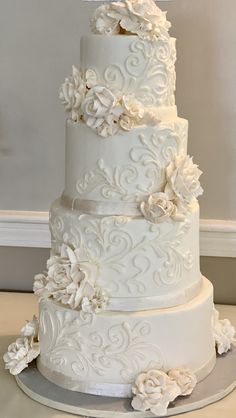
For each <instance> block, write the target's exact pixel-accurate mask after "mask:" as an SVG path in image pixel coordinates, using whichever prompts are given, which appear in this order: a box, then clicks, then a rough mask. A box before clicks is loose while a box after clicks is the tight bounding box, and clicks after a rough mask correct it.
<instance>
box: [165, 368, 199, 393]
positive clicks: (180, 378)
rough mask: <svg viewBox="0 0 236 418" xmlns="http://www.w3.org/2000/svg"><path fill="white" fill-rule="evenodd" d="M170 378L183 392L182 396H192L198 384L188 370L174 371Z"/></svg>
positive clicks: (169, 374)
mask: <svg viewBox="0 0 236 418" xmlns="http://www.w3.org/2000/svg"><path fill="white" fill-rule="evenodd" d="M168 376H169V377H170V378H171V379H173V380H174V381H175V382H176V383H177V385H178V386H179V388H180V390H181V396H187V395H190V394H191V393H192V391H193V389H194V388H195V386H196V384H197V378H196V376H195V374H193V373H192V372H191V371H190V370H188V369H172V370H170V371H169V372H168Z"/></svg>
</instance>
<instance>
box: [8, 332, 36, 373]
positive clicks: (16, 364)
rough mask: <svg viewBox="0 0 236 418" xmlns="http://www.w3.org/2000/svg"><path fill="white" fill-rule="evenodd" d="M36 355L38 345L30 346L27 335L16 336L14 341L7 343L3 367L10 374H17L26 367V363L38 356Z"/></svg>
mask: <svg viewBox="0 0 236 418" xmlns="http://www.w3.org/2000/svg"><path fill="white" fill-rule="evenodd" d="M38 355H39V347H38V346H33V347H31V346H30V342H29V339H28V338H27V337H21V338H17V340H16V341H15V342H14V343H12V344H10V345H9V347H8V351H7V352H6V353H5V354H4V356H3V360H4V362H5V368H6V369H8V370H9V371H10V373H11V374H13V375H17V374H19V373H21V372H22V370H24V369H25V368H26V367H28V364H29V363H31V361H33V360H34V359H35V358H36V357H38Z"/></svg>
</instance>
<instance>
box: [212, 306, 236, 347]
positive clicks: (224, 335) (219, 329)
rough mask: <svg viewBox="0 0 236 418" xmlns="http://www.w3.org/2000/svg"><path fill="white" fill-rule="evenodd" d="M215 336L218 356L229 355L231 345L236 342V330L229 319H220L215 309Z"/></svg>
mask: <svg viewBox="0 0 236 418" xmlns="http://www.w3.org/2000/svg"><path fill="white" fill-rule="evenodd" d="M213 335H214V338H215V343H216V349H217V352H218V354H220V355H221V354H224V353H227V352H228V351H229V350H230V348H231V344H232V343H233V342H235V339H234V336H235V328H234V327H233V325H232V324H231V322H230V321H229V320H228V319H222V320H220V319H219V312H218V311H217V310H216V309H214V312H213Z"/></svg>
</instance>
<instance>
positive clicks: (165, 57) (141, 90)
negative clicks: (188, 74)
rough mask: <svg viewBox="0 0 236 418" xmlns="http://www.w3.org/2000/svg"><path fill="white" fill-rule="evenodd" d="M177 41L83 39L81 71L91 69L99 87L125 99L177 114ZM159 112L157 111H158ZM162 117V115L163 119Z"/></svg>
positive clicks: (117, 36)
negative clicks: (123, 96) (120, 94)
mask: <svg viewBox="0 0 236 418" xmlns="http://www.w3.org/2000/svg"><path fill="white" fill-rule="evenodd" d="M175 61H176V48H175V39H174V38H170V37H169V38H166V39H161V38H160V39H157V40H156V41H148V40H143V39H140V38H139V37H138V36H135V35H130V36H129V35H114V36H106V35H91V36H85V37H83V38H82V39H81V52H80V63H81V69H82V71H86V70H87V69H92V70H94V71H95V72H96V74H97V76H98V78H99V84H100V85H103V86H106V87H107V88H109V89H110V90H112V91H119V92H122V94H123V95H134V96H135V98H136V99H137V100H138V101H140V102H141V103H142V104H143V105H145V106H148V107H149V106H150V107H161V108H169V109H163V110H162V109H159V112H160V113H161V111H164V113H165V114H166V112H168V111H169V115H170V117H173V113H174V112H176V110H175V109H173V106H174V105H175V97H174V92H175V81H176V75H175ZM157 112H158V109H157ZM160 116H161V115H160Z"/></svg>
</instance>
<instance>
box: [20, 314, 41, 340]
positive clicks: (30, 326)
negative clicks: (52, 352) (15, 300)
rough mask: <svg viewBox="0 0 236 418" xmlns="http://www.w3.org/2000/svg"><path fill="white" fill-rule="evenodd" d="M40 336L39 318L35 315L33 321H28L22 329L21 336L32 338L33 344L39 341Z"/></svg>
mask: <svg viewBox="0 0 236 418" xmlns="http://www.w3.org/2000/svg"><path fill="white" fill-rule="evenodd" d="M38 334H39V321H38V318H37V317H36V316H35V315H34V316H33V319H32V320H31V321H26V324H25V325H24V326H23V328H22V329H21V336H22V337H27V338H30V341H31V342H32V344H33V343H34V342H35V341H36V342H37V341H38Z"/></svg>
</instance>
